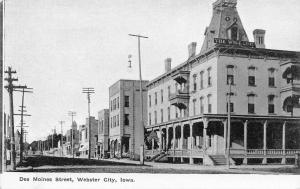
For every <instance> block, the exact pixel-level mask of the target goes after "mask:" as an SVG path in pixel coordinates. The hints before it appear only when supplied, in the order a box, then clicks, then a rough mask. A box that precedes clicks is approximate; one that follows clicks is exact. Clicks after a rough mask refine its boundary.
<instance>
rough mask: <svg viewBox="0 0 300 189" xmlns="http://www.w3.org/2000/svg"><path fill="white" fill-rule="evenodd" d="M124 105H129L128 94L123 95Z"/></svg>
mask: <svg viewBox="0 0 300 189" xmlns="http://www.w3.org/2000/svg"><path fill="white" fill-rule="evenodd" d="M124 106H125V107H129V96H125V97H124Z"/></svg>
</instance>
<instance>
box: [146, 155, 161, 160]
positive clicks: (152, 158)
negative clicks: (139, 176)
mask: <svg viewBox="0 0 300 189" xmlns="http://www.w3.org/2000/svg"><path fill="white" fill-rule="evenodd" d="M158 156H160V154H156V155H154V156H153V157H151V158H150V159H148V160H147V161H153V160H154V159H156V158H157V157H158Z"/></svg>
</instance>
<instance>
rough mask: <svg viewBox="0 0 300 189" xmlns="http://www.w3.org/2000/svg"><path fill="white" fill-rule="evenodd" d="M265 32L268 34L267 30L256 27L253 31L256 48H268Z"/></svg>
mask: <svg viewBox="0 0 300 189" xmlns="http://www.w3.org/2000/svg"><path fill="white" fill-rule="evenodd" d="M265 34H266V30H262V29H256V30H254V31H253V38H254V42H255V46H256V48H261V49H264V48H266V45H265Z"/></svg>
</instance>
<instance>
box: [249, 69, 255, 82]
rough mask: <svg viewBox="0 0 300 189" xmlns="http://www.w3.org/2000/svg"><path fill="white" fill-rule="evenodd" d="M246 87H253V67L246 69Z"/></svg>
mask: <svg viewBox="0 0 300 189" xmlns="http://www.w3.org/2000/svg"><path fill="white" fill-rule="evenodd" d="M248 85H249V86H253V87H254V86H255V67H254V66H250V67H249V68H248Z"/></svg>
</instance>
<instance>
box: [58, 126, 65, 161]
mask: <svg viewBox="0 0 300 189" xmlns="http://www.w3.org/2000/svg"><path fill="white" fill-rule="evenodd" d="M59 123H60V132H61V135H60V148H61V156H63V154H64V153H63V129H62V125H63V123H64V121H59Z"/></svg>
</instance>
